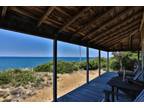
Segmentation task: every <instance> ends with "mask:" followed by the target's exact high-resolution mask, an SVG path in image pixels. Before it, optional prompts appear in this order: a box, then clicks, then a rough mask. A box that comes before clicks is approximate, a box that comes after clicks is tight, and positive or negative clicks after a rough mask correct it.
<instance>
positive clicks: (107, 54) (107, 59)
mask: <svg viewBox="0 0 144 108" xmlns="http://www.w3.org/2000/svg"><path fill="white" fill-rule="evenodd" d="M107 72H109V52H107Z"/></svg>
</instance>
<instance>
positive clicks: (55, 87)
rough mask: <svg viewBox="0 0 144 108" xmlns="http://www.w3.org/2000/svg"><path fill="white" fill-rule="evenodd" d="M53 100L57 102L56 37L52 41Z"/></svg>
mask: <svg viewBox="0 0 144 108" xmlns="http://www.w3.org/2000/svg"><path fill="white" fill-rule="evenodd" d="M53 101H54V102H57V39H56V38H55V39H54V41H53Z"/></svg>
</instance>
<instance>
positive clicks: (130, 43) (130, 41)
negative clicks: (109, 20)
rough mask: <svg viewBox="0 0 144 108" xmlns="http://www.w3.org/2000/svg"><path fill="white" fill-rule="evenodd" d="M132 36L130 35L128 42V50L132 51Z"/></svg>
mask: <svg viewBox="0 0 144 108" xmlns="http://www.w3.org/2000/svg"><path fill="white" fill-rule="evenodd" d="M132 36H133V35H132V34H130V36H129V40H128V41H129V49H132V42H133V41H132Z"/></svg>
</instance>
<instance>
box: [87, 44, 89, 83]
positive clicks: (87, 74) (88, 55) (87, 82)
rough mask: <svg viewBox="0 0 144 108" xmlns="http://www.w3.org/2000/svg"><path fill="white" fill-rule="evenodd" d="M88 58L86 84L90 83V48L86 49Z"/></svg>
mask: <svg viewBox="0 0 144 108" xmlns="http://www.w3.org/2000/svg"><path fill="white" fill-rule="evenodd" d="M86 58H87V72H86V82H87V83H89V48H88V47H86Z"/></svg>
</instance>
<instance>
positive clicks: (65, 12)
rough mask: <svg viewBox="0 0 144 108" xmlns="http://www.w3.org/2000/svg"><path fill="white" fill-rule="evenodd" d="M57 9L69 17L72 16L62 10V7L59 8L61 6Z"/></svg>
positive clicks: (56, 7)
mask: <svg viewBox="0 0 144 108" xmlns="http://www.w3.org/2000/svg"><path fill="white" fill-rule="evenodd" d="M55 9H56V10H58V11H59V12H61V13H63V14H65V15H67V16H70V15H69V14H68V13H67V12H66V11H64V10H62V9H61V7H59V6H55Z"/></svg>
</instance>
